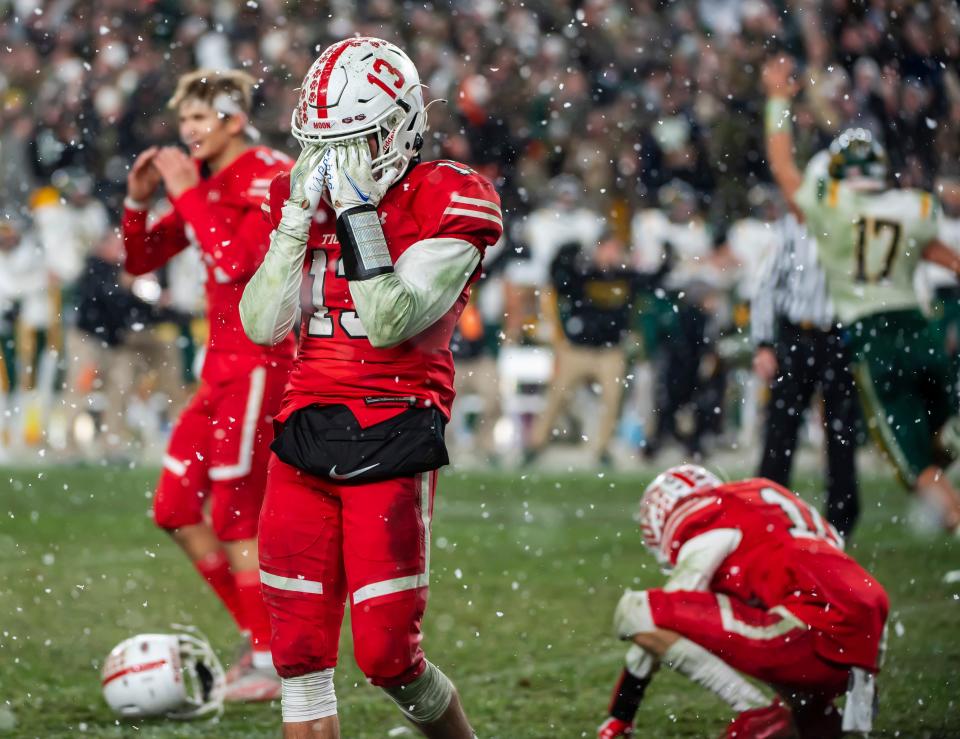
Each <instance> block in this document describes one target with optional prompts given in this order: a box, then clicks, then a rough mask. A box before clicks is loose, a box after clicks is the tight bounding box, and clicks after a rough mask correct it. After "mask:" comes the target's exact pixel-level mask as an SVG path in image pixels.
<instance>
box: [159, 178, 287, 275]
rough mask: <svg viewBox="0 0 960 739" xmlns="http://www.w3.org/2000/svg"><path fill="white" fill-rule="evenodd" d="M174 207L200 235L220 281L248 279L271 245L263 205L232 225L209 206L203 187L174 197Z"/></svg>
mask: <svg viewBox="0 0 960 739" xmlns="http://www.w3.org/2000/svg"><path fill="white" fill-rule="evenodd" d="M173 207H174V209H175V210H176V212H177V213H178V214H179V215H180V217H181V218H183V220H184V221H185V222H186V223H188V224H189V225H190V226H191V227H192V228H193V232H194V234H195V236H196V239H197V243H198V244H199V245H200V251H201V252H202V253H203V259H204V261H205V262H206V263H207V264H209V265H210V266H211V267H212V268H213V273H214V275H215V276H216V279H217V281H218V282H224V283H228V282H237V281H240V280H244V279H246V278H248V277H249V276H250V275H251V274H253V272H254V271H255V270H256V269H257V267H259V266H260V262H261V261H262V260H263V257H264V254H265V253H266V251H267V249H268V247H269V245H270V227H269V225H268V224H267V223H265V222H264V219H263V215H262V213H261V211H260V209H259V208H250V209H248V210H247V212H246V213H244V215H243V217H242V218H241V219H240V220H239V222H238V223H236V224H235V225H234V226H233V227H232V228H228V227H227V226H226V225H225V224H224V223H223V221H222V219H220V218H218V217H217V216H216V215H214V213H213V212H212V211H211V209H210V208H209V207H208V205H207V202H206V200H205V199H204V197H203V195H202V193H201V192H200V190H199V188H196V187H195V188H193V189H191V190H187V191H186V192H185V193H183V194H182V195H181V196H180V197H179V198H176V199H174V200H173Z"/></svg>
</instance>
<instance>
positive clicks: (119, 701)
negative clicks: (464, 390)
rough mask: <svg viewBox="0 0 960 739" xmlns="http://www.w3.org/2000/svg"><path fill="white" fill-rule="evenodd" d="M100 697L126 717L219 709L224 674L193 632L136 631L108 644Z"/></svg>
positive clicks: (174, 715)
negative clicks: (113, 643)
mask: <svg viewBox="0 0 960 739" xmlns="http://www.w3.org/2000/svg"><path fill="white" fill-rule="evenodd" d="M101 678H102V688H103V696H104V699H105V700H106V702H107V705H109V706H110V708H112V709H113V710H114V711H116V712H117V713H118V714H120V715H121V716H124V717H126V718H148V717H155V716H165V717H167V718H171V719H192V718H198V717H200V716H206V715H209V714H214V713H219V712H220V711H221V710H222V708H223V698H224V694H225V692H226V678H225V676H224V672H223V667H222V666H221V664H220V661H219V660H218V659H217V657H216V655H215V654H214V652H213V649H212V648H211V647H210V644H209V643H208V642H207V641H206V640H205V639H203V638H202V637H200V636H198V635H196V634H195V633H189V632H186V631H183V632H179V633H175V634H139V635H137V636H133V637H131V638H129V639H125V640H124V641H122V642H120V644H118V645H117V646H116V647H114V648H113V649H112V650H111V651H110V654H109V655H108V656H107V658H106V660H104V663H103V669H102V671H101Z"/></svg>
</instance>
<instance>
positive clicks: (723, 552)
mask: <svg viewBox="0 0 960 739" xmlns="http://www.w3.org/2000/svg"><path fill="white" fill-rule="evenodd" d="M742 538H743V534H742V533H741V532H740V531H738V530H737V529H711V530H709V531H707V532H705V533H703V534H700V535H699V536H695V537H693V538H692V539H689V540H687V541H686V542H685V543H684V545H683V546H682V547H680V551H679V553H678V554H677V564H676V566H675V567H674V569H673V573H672V574H671V575H670V579H669V580H668V581H667V584H666V585H664V588H663V589H664V590H667V591H670V590H707V589H708V587H709V585H710V581H711V580H713V575H714V573H716V571H717V569H718V568H719V567H720V565H721V564H722V563H723V560H725V559H726V558H727V557H729V556H730V555H731V554H732V553H733V551H734V550H735V549H736V548H737V547H738V546H739V545H740V540H741V539H742Z"/></svg>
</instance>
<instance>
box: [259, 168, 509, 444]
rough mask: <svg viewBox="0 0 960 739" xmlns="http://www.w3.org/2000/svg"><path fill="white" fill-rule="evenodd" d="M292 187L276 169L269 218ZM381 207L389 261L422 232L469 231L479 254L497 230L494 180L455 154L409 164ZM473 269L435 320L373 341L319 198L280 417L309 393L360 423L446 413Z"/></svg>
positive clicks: (459, 234) (331, 219)
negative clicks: (415, 412) (378, 343)
mask: <svg viewBox="0 0 960 739" xmlns="http://www.w3.org/2000/svg"><path fill="white" fill-rule="evenodd" d="M289 193H290V180H289V176H288V175H281V176H279V177H277V178H276V179H275V180H274V182H273V184H272V185H271V187H270V197H269V203H265V206H264V207H265V209H266V211H267V212H268V213H269V218H270V221H271V224H272V225H273V226H276V225H277V224H278V223H279V222H280V215H281V214H280V209H281V207H282V205H283V202H284V201H285V200H286V199H287V198H288V196H289ZM377 212H378V213H379V214H380V223H381V225H382V226H383V233H384V236H385V237H386V241H387V246H388V248H389V249H390V255H391V257H392V258H393V261H394V264H397V262H398V260H400V259H401V258H403V256H404V254H406V252H407V250H408V249H410V247H411V246H413V245H414V244H416V243H417V242H418V241H424V240H427V239H457V240H460V241H466V242H468V243H469V244H472V245H473V246H474V247H475V248H476V249H477V251H478V252H479V253H480V256H481V258H482V256H483V254H484V251H485V250H486V248H487V247H488V246H490V245H492V244H494V243H495V242H496V241H497V239H499V238H500V234H501V232H502V231H503V223H502V221H501V214H500V198H499V197H498V195H497V193H496V191H495V190H494V189H493V186H492V185H491V184H490V182H489V181H487V180H486V179H484V178H483V177H481V176H480V175H479V174H477V173H476V172H474V171H473V170H472V169H470V168H468V167H466V166H464V165H462V164H457V163H456V162H449V161H435V162H426V163H423V164H418V165H416V166H414V167H412V168H411V169H410V170H409V171H408V172H407V174H406V175H405V176H404V177H403V178H402V179H401V180H400V181H399V182H397V183H396V184H395V185H393V186H392V187H391V188H390V189H389V190H388V191H387V193H386V195H384V197H383V200H382V201H381V203H380V205H379V207H378V208H377ZM415 254H416V253H415V252H412V253H411V257H408V258H416V257H415ZM479 271H480V270H479V267H478V268H477V270H476V272H475V273H474V274H473V275H471V276H470V278H469V279H468V280H467V284H466V286H465V287H464V289H463V291H462V293H461V294H460V297H459V299H458V300H457V301H456V303H455V304H454V305H453V307H452V308H451V309H450V310H449V311H448V312H447V313H446V315H444V316H443V317H442V318H440V320H438V321H437V322H436V323H434V324H433V325H432V326H430V327H429V328H427V329H425V330H424V331H422V332H421V333H419V334H418V335H416V336H414V337H412V338H410V339H408V340H407V341H404V342H402V343H401V344H399V345H397V346H393V347H390V348H376V347H374V346H372V345H371V344H370V342H369V341H368V340H367V338H366V332H365V331H364V328H363V325H362V323H361V321H360V318H359V317H358V316H357V313H356V310H355V307H354V304H353V299H352V298H351V296H350V290H349V286H348V282H347V279H346V277H344V272H343V266H342V264H341V261H340V244H339V243H338V242H337V237H336V217H335V215H334V212H333V210H332V209H331V208H330V207H329V206H328V205H327V204H326V203H321V207H320V209H319V210H318V211H317V215H316V217H315V218H314V222H313V224H312V226H311V229H310V236H309V239H308V241H307V255H306V260H305V263H304V280H303V286H302V289H301V308H302V316H303V318H302V325H301V331H300V345H299V350H298V353H297V358H296V361H295V363H294V368H293V373H292V374H291V377H290V385H289V387H288V389H287V393H286V395H285V397H284V401H283V405H282V407H281V410H280V413H279V414H278V416H277V417H278V419H279V420H281V421H282V420H284V419H286V418H287V417H288V416H289V415H290V414H291V413H292V412H293V411H295V410H297V409H299V408H303V407H304V406H307V405H311V404H315V403H316V404H321V405H331V404H344V405H346V406H348V407H349V408H350V409H351V411H353V413H354V415H355V416H356V417H357V420H358V421H359V422H360V424H361V425H363V426H369V425H371V424H373V423H379V422H380V421H383V420H385V419H387V418H389V417H391V416H393V415H396V414H397V413H399V412H401V411H402V410H404V409H405V408H408V407H411V406H434V407H436V408H438V409H439V410H440V411H441V412H442V413H443V415H444V416H445V417H447V418H449V417H450V407H451V405H452V404H453V397H454V391H453V356H452V354H451V353H450V337H451V335H452V333H453V329H454V326H455V325H456V322H457V319H458V317H459V316H460V313H461V312H462V311H463V308H464V306H465V305H466V303H467V299H468V298H469V291H470V284H471V283H472V282H473V281H474V280H475V279H476V278H477V277H478V276H479ZM459 278H461V279H462V276H460V277H459ZM454 279H458V277H457V276H454Z"/></svg>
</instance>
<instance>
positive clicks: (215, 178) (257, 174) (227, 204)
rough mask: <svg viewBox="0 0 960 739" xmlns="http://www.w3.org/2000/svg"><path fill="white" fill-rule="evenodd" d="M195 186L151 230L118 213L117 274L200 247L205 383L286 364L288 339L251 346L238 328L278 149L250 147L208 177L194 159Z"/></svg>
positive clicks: (263, 242) (136, 215)
mask: <svg viewBox="0 0 960 739" xmlns="http://www.w3.org/2000/svg"><path fill="white" fill-rule="evenodd" d="M197 166H198V169H199V171H200V184H199V185H197V186H196V187H194V188H193V189H191V190H187V191H186V192H184V193H182V194H181V195H180V197H177V198H171V199H170V202H171V205H172V206H173V210H172V212H170V213H169V214H167V215H166V216H164V217H163V218H161V219H160V220H159V221H157V223H155V224H153V225H152V226H148V224H147V211H145V210H133V209H130V208H125V209H124V213H123V240H124V246H125V247H126V252H127V257H126V264H125V269H126V270H127V272H129V273H131V274H135V275H139V274H144V273H146V272H151V271H153V270H155V269H158V268H160V267H161V266H163V265H164V264H165V263H166V262H167V261H168V260H169V259H170V258H171V257H173V256H174V255H175V254H177V253H179V252H181V251H183V250H184V249H185V248H187V247H188V246H191V245H193V246H196V247H197V248H198V249H200V252H201V254H202V256H203V261H204V263H205V264H206V265H207V274H206V294H207V295H206V297H207V317H208V322H209V324H210V337H209V341H208V345H207V356H206V359H205V361H204V366H203V378H204V379H205V380H208V381H216V380H218V379H227V378H230V377H235V376H238V375H240V374H248V373H249V372H250V370H251V368H252V367H254V366H257V365H260V364H265V363H267V364H268V363H273V362H276V361H278V360H280V361H282V362H283V363H287V364H289V362H290V360H291V358H292V357H293V352H294V339H293V335H292V334H291V335H290V336H288V337H287V338H286V339H284V340H283V341H282V342H280V343H279V344H277V345H276V346H273V347H263V346H259V345H257V344H254V343H253V342H252V341H250V339H248V338H247V335H246V334H245V333H244V331H243V326H242V324H241V323H240V309H239V306H240V298H241V297H242V296H243V289H244V288H245V287H246V285H247V282H248V281H249V280H250V278H251V277H252V276H253V274H254V272H256V271H257V268H258V267H259V266H260V263H261V262H262V261H263V257H264V255H265V254H266V253H267V249H268V248H269V246H270V231H271V229H270V227H269V225H268V224H265V223H264V222H263V216H262V213H261V205H262V203H263V200H264V198H265V197H266V195H267V193H268V192H269V187H270V182H271V181H272V180H273V178H274V177H275V176H277V175H278V174H280V173H281V172H288V171H289V170H290V167H291V166H292V161H291V160H290V158H289V157H288V156H287V155H285V154H283V153H281V152H278V151H275V150H273V149H268V148H266V147H263V146H255V147H252V148H250V149H248V150H247V151H245V152H244V153H243V154H241V155H240V156H239V157H237V158H236V159H235V160H234V161H233V162H231V163H230V164H229V165H228V166H226V167H224V168H223V169H222V170H220V171H219V172H217V173H216V174H213V175H206V176H205V174H204V168H203V167H202V165H201V163H200V162H197Z"/></svg>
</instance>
